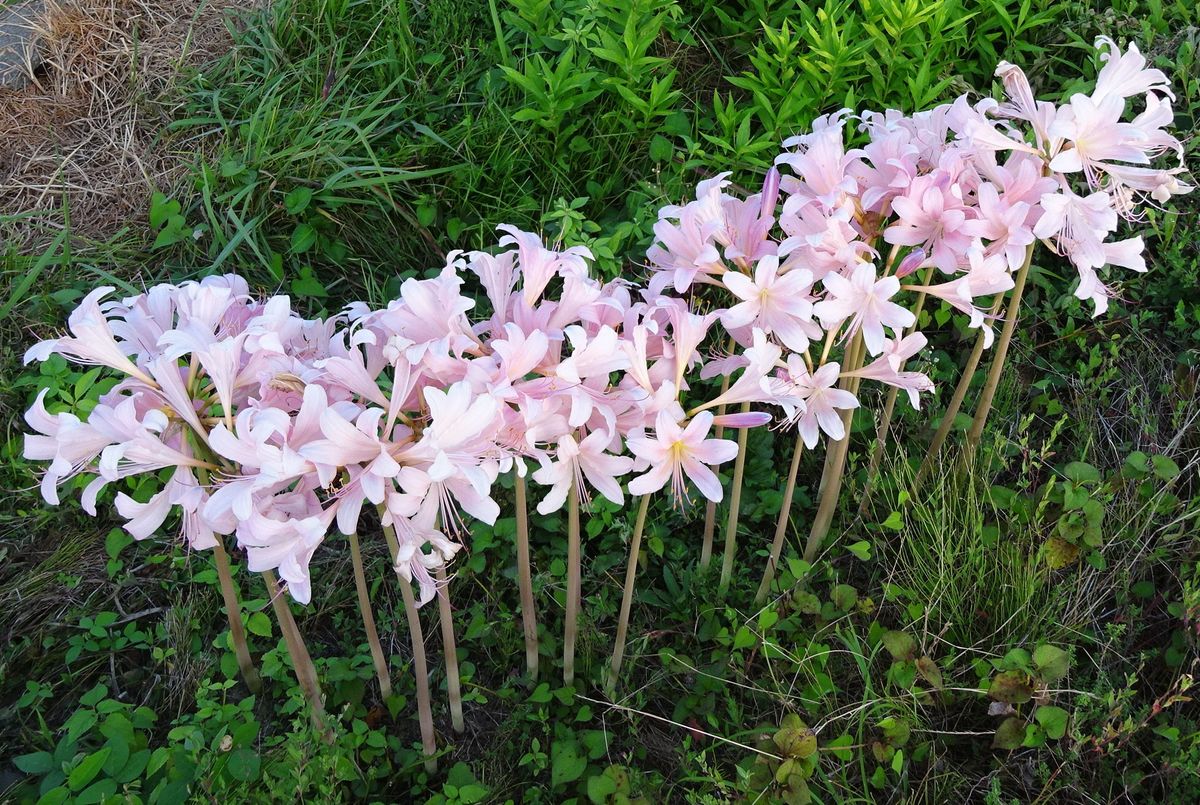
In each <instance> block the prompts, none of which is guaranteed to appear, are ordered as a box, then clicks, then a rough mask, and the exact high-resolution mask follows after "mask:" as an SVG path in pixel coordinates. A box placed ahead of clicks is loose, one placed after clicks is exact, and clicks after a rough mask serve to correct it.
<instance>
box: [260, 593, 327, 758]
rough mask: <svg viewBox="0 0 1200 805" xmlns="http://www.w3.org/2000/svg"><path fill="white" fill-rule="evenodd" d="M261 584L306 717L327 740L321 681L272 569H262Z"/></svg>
mask: <svg viewBox="0 0 1200 805" xmlns="http://www.w3.org/2000/svg"><path fill="white" fill-rule="evenodd" d="M262 577H263V583H264V584H266V586H267V595H268V596H270V598H271V608H272V609H274V610H275V619H276V620H277V621H279V631H280V632H282V633H283V639H284V642H285V643H287V649H288V654H290V655H291V657H292V665H293V666H294V667H295V669H296V681H297V682H299V683H300V690H301V691H303V693H304V698H305V699H307V700H308V709H309V717H310V718H311V719H312V722H313V726H314V727H315V728H316V729H317V731H318V732H321V733H324V735H325V739H326V740H327V741H328V740H331V739H332V737H333V733H332V732H330V731H329V730H328V729H327V728H326V727H325V703H324V702H323V701H322V699H321V684H320V682H318V681H317V669H316V667H315V666H314V665H313V661H312V657H311V656H310V655H309V653H308V646H306V645H305V644H304V637H303V636H302V635H301V634H300V627H298V626H297V625H296V620H295V618H293V617H292V611H291V610H290V609H289V608H288V604H287V599H285V598H284V597H283V593H282V591H281V590H280V589H279V582H278V581H277V580H276V578H275V571H274V570H264V571H263V572H262Z"/></svg>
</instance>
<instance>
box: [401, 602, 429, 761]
mask: <svg viewBox="0 0 1200 805" xmlns="http://www.w3.org/2000/svg"><path fill="white" fill-rule="evenodd" d="M400 595H402V596H403V597H404V614H405V615H406V616H407V617H408V633H409V636H410V637H411V638H412V650H413V673H414V674H416V677H417V720H418V721H419V722H420V725H421V748H422V750H423V751H424V753H425V770H426V771H427V772H429V773H430V774H433V773H434V772H436V771H437V758H436V757H434V754H435V753H436V752H437V741H436V740H435V739H434V736H433V707H432V706H431V704H430V697H429V666H428V664H427V663H426V661H425V633H424V632H423V631H422V630H421V617H420V615H418V614H417V602H416V599H415V598H413V591H412V585H411V584H409V583H408V582H407V581H405V580H404V579H400Z"/></svg>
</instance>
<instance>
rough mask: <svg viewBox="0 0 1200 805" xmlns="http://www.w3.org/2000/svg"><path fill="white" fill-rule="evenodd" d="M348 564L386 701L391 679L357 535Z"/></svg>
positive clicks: (353, 537)
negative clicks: (352, 573)
mask: <svg viewBox="0 0 1200 805" xmlns="http://www.w3.org/2000/svg"><path fill="white" fill-rule="evenodd" d="M350 562H351V564H353V565H354V589H355V591H356V592H357V593H358V611H359V612H361V613H362V621H363V631H364V632H366V633H367V645H368V646H369V647H370V649H371V662H372V663H374V664H375V678H376V679H378V680H379V695H380V696H382V697H383V698H384V699H387V698H389V697H390V696H391V695H392V679H391V675H390V674H389V673H388V664H387V660H386V659H385V658H384V656H383V646H382V645H380V643H379V632H378V630H376V628H375V613H374V612H372V611H371V595H370V591H369V590H368V589H367V574H366V572H365V571H364V570H363V560H362V551H361V550H360V549H359V546H358V534H351V535H350Z"/></svg>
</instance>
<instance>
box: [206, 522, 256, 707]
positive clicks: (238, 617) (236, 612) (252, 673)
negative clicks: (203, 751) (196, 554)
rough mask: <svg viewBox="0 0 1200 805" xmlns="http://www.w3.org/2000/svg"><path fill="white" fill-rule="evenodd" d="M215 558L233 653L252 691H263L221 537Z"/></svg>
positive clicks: (216, 547) (216, 546) (214, 548)
mask: <svg viewBox="0 0 1200 805" xmlns="http://www.w3.org/2000/svg"><path fill="white" fill-rule="evenodd" d="M213 558H214V559H215V560H216V564H217V580H218V581H219V582H220V583H221V598H222V599H223V600H224V602H225V616H226V618H227V619H228V620H229V637H230V639H231V640H232V642H233V653H234V654H236V655H237V663H238V668H240V669H241V671H242V679H244V680H245V681H246V687H248V688H249V689H250V692H251V693H262V677H260V676H259V675H258V669H257V668H255V667H254V660H252V659H251V658H250V647H249V646H248V645H247V644H246V629H245V627H244V626H242V606H241V604H240V603H239V602H238V594H237V588H236V587H235V586H234V584H233V571H232V570H231V569H230V567H229V554H227V553H225V546H224V544H222V542H221V538H220V537H219V536H218V537H217V544H216V545H215V546H214V547H213Z"/></svg>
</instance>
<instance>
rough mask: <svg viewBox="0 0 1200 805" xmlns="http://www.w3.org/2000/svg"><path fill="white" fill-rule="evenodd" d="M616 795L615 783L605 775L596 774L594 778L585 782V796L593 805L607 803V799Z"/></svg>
mask: <svg viewBox="0 0 1200 805" xmlns="http://www.w3.org/2000/svg"><path fill="white" fill-rule="evenodd" d="M615 793H617V781H616V780H614V779H613V778H611V777H609V776H608V775H607V774H598V775H596V776H594V777H589V778H588V781H587V795H588V799H589V800H591V801H592V802H593V803H595V805H601V804H602V803H604V802H607V801H608V797H610V796H611V795H613V794H615Z"/></svg>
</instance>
